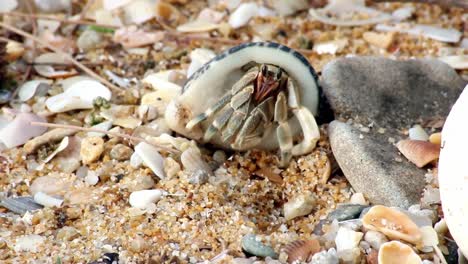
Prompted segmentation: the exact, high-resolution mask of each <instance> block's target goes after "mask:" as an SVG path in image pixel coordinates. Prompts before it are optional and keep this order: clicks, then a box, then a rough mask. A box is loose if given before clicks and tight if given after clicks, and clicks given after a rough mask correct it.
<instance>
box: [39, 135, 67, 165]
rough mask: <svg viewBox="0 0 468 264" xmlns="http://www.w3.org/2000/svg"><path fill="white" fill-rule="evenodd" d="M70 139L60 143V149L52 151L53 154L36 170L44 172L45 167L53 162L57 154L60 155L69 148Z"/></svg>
mask: <svg viewBox="0 0 468 264" xmlns="http://www.w3.org/2000/svg"><path fill="white" fill-rule="evenodd" d="M68 142H69V140H68V137H64V138H63V139H62V141H60V144H59V145H58V147H57V148H56V149H55V150H54V151H52V153H50V154H49V156H47V158H45V159H44V160H43V161H42V164H41V165H39V166H38V167H37V168H36V170H42V169H43V168H44V165H45V164H46V163H47V162H49V161H51V160H52V159H53V158H54V157H55V156H56V155H57V154H59V153H60V152H62V151H63V150H65V149H66V148H67V147H68Z"/></svg>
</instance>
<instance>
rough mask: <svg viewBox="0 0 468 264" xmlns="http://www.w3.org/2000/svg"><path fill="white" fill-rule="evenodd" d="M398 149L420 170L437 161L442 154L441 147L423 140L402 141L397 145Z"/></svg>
mask: <svg viewBox="0 0 468 264" xmlns="http://www.w3.org/2000/svg"><path fill="white" fill-rule="evenodd" d="M397 148H398V150H399V151H400V152H401V153H402V154H403V155H404V156H405V157H406V158H407V159H408V160H409V161H411V162H412V163H414V164H415V165H416V166H418V167H419V168H422V167H424V166H426V165H427V164H429V163H430V162H432V161H434V160H437V159H438V158H439V154H440V146H438V145H436V144H433V143H431V142H427V141H422V140H407V139H406V140H401V141H400V142H398V143H397Z"/></svg>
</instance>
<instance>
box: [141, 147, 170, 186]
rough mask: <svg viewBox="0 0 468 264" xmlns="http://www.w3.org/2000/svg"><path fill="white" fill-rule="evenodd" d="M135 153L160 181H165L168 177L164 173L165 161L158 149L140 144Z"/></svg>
mask: <svg viewBox="0 0 468 264" xmlns="http://www.w3.org/2000/svg"><path fill="white" fill-rule="evenodd" d="M135 153H136V154H137V155H138V156H139V157H140V158H141V159H142V160H143V163H144V164H145V165H146V166H148V167H149V168H150V169H151V170H152V171H153V173H154V174H155V175H156V176H158V177H159V178H160V179H164V178H165V177H166V175H165V173H164V159H163V157H162V156H161V154H159V152H158V149H156V148H155V147H153V146H151V145H150V144H148V143H146V142H140V143H138V145H136V147H135Z"/></svg>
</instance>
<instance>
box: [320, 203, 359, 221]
mask: <svg viewBox="0 0 468 264" xmlns="http://www.w3.org/2000/svg"><path fill="white" fill-rule="evenodd" d="M366 207H367V206H365V205H360V204H340V205H338V207H337V208H336V209H335V210H334V211H332V212H331V213H329V214H328V216H327V220H329V221H330V222H331V221H333V220H337V221H338V222H341V221H345V220H350V219H356V218H358V217H359V215H360V214H361V212H362V210H364V208H366Z"/></svg>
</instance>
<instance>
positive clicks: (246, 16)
mask: <svg viewBox="0 0 468 264" xmlns="http://www.w3.org/2000/svg"><path fill="white" fill-rule="evenodd" d="M258 8H259V7H258V5H257V4H256V3H253V2H251V3H242V4H241V5H240V6H239V7H238V8H237V9H236V10H235V11H234V12H233V13H232V14H231V16H230V17H229V25H231V27H232V28H240V27H243V26H245V25H247V23H249V21H250V19H252V18H253V17H255V16H257V14H258Z"/></svg>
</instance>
